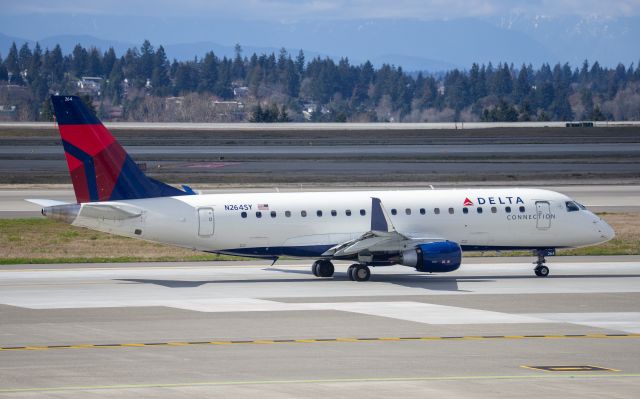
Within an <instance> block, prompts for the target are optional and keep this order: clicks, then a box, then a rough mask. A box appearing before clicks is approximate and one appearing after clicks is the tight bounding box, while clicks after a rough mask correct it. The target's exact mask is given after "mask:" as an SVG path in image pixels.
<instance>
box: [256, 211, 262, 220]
mask: <svg viewBox="0 0 640 399" xmlns="http://www.w3.org/2000/svg"><path fill="white" fill-rule="evenodd" d="M256 217H257V218H258V219H260V218H261V217H262V212H260V211H258V212H256Z"/></svg>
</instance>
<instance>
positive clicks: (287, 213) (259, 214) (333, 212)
mask: <svg viewBox="0 0 640 399" xmlns="http://www.w3.org/2000/svg"><path fill="white" fill-rule="evenodd" d="M469 209H470V208H468V207H466V208H462V213H464V214H465V215H466V214H468V213H469V212H470V211H469ZM475 210H476V213H483V212H484V210H483V208H482V207H481V206H479V207H477V208H475ZM489 210H490V211H491V213H497V212H498V208H497V207H495V206H492V207H491V208H489ZM448 211H449V214H450V215H453V214H455V209H454V208H449V209H448ZM504 211H505V213H511V212H512V210H511V207H510V206H505V207H504ZM518 211H519V212H520V213H524V212H525V207H524V206H520V207H519V208H518ZM330 213H331V216H338V211H336V210H335V209H333V210H331V212H330ZM404 213H405V214H406V215H411V208H406V209H405V210H404ZM433 213H434V214H435V215H439V214H440V208H433ZM344 214H345V215H346V216H351V210H350V209H347V210H345V211H344ZM366 214H367V211H365V210H364V209H360V216H365V215H366ZM391 214H392V215H397V214H398V210H397V209H391ZM420 214H421V215H426V214H427V210H426V209H425V208H420ZM262 215H263V214H262V212H261V211H258V212H256V217H257V218H261V217H262ZM269 215H270V216H271V217H272V218H275V217H277V216H278V214H277V212H276V211H271V212H269ZM240 216H242V218H246V217H247V216H248V214H247V212H242V213H241V214H240ZM284 216H285V217H288V218H290V217H291V211H284ZM300 216H301V217H303V218H306V217H307V211H300ZM316 216H317V217H322V216H323V212H322V211H320V210H318V211H316Z"/></svg>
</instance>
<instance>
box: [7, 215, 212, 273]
mask: <svg viewBox="0 0 640 399" xmlns="http://www.w3.org/2000/svg"><path fill="white" fill-rule="evenodd" d="M0 248H2V250H1V251H0V262H1V263H24V262H25V261H29V262H32V261H33V262H41V261H44V260H54V259H65V260H67V261H77V262H83V261H87V262H96V261H116V260H118V261H144V260H150V261H153V260H155V261H159V260H176V261H179V260H214V259H218V258H219V257H218V256H216V255H208V254H202V253H200V252H194V251H191V250H187V249H182V248H176V247H172V246H168V245H160V244H154V243H150V242H146V241H140V240H134V239H130V238H125V237H118V236H113V235H109V234H105V233H100V232H96V231H91V230H87V229H83V228H78V227H74V226H70V225H67V224H63V223H59V222H55V221H51V220H47V219H17V220H16V219H14V220H11V219H5V220H0ZM12 260H14V261H13V262H12Z"/></svg>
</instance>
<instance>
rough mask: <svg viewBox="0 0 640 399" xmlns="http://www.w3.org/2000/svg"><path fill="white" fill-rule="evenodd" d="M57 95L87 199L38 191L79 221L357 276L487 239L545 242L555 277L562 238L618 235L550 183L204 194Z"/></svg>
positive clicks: (450, 254) (539, 251)
mask: <svg viewBox="0 0 640 399" xmlns="http://www.w3.org/2000/svg"><path fill="white" fill-rule="evenodd" d="M51 100H52V102H53V107H54V110H55V115H56V120H57V122H58V127H59V130H60V135H61V137H62V144H63V146H64V151H65V156H66V159H67V164H68V166H69V172H70V174H71V180H72V182H73V188H74V191H75V195H76V200H77V203H75V204H69V203H61V202H57V201H51V200H30V201H32V202H35V203H38V204H40V205H41V206H43V209H42V213H43V215H45V216H47V217H52V218H56V219H62V220H64V221H67V222H69V223H71V224H72V225H74V226H81V227H85V228H88V229H93V230H98V231H102V232H106V233H111V234H117V235H121V236H126V237H132V238H139V239H143V240H148V241H154V242H159V243H164V244H171V245H176V246H179V247H184V248H191V249H194V250H199V251H205V252H212V253H222V254H231V255H240V256H248V257H256V258H268V259H272V260H274V262H275V260H276V259H277V258H278V257H281V256H289V257H296V258H311V259H314V260H315V262H313V266H312V268H311V269H312V271H313V274H314V275H316V276H318V277H331V276H333V273H334V266H333V264H332V262H331V261H332V260H348V261H352V262H354V264H353V265H351V266H350V267H349V268H348V273H347V274H348V276H349V278H350V279H351V280H354V281H366V280H368V279H369V277H370V276H371V271H370V266H389V265H394V264H400V265H404V266H409V267H412V268H415V269H416V270H418V271H421V272H427V273H441V272H450V271H454V270H456V269H458V268H459V267H460V264H461V262H462V252H463V251H485V250H533V251H534V253H535V254H536V255H537V261H536V262H535V263H534V264H535V269H534V270H535V274H536V275H537V276H541V277H545V276H547V275H548V274H549V268H548V267H547V266H545V256H549V255H553V254H555V249H556V248H568V247H580V246H586V245H592V244H598V243H602V242H605V241H607V240H610V239H611V238H613V237H614V231H613V229H612V228H611V227H609V225H608V224H607V223H605V222H604V221H603V220H602V219H600V218H599V217H598V216H596V215H594V214H593V213H592V212H590V211H588V210H587V209H586V208H585V207H584V206H582V205H580V204H579V203H577V202H576V201H574V200H572V199H571V198H569V197H567V196H565V195H563V194H559V193H556V192H553V191H547V190H540V189H528V188H504V189H497V188H496V189H493V188H491V189H456V190H422V191H418V190H408V191H405V190H398V191H345V192H306V193H305V192H290V193H251V194H248V193H241V194H207V195H198V194H196V193H195V192H193V190H191V189H189V188H188V187H184V186H183V187H184V191H183V190H180V189H177V188H175V187H172V186H169V185H167V184H164V183H162V182H159V181H157V180H154V179H152V178H149V177H147V176H145V174H144V173H143V172H142V171H141V170H140V169H139V168H138V166H137V165H136V164H135V162H134V161H133V160H132V159H131V158H130V157H129V155H128V154H127V153H126V152H125V150H124V149H123V148H122V147H121V146H120V145H119V144H118V142H117V141H116V140H115V139H114V138H113V136H112V135H111V134H110V133H109V131H108V130H107V129H106V128H105V127H104V126H103V125H102V123H100V121H99V120H98V119H97V117H96V116H95V115H94V114H93V113H92V112H91V111H89V109H88V108H87V107H86V106H85V105H84V104H83V103H82V101H81V100H80V98H78V97H75V96H52V97H51Z"/></svg>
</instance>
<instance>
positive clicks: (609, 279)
mask: <svg viewBox="0 0 640 399" xmlns="http://www.w3.org/2000/svg"><path fill="white" fill-rule="evenodd" d="M529 261H530V260H529ZM305 263H306V262H283V263H278V264H276V265H275V266H274V267H272V268H270V267H268V264H267V263H260V262H251V263H232V264H228V263H186V264H166V263H165V264H108V265H38V266H33V267H32V266H30V265H23V266H19V267H18V266H14V267H10V268H8V269H6V270H3V271H0V287H1V289H0V320H2V326H1V329H0V332H1V333H0V359H1V361H0V376H2V378H0V397H6V398H23V397H24V398H31V397H33V398H59V397H65V398H86V397H117V398H134V397H136V398H137V397H159V398H187V397H218V396H222V397H238V396H242V397H261V398H264V397H267V398H269V397H318V398H320V397H328V396H331V397H334V396H337V397H380V398H382V397H389V396H394V397H396V396H400V395H401V396H402V397H425V396H429V395H434V396H436V397H443V398H454V397H455V398H457V397H465V398H468V397H486V398H489V397H491V398H493V397H509V398H513V397H534V396H539V397H558V398H565V397H567V395H570V396H572V397H587V398H596V397H635V396H636V395H637V393H638V392H639V391H640V363H639V362H638V361H637V360H638V358H639V357H640V345H639V343H640V305H639V304H640V284H639V283H640V258H638V257H606V258H579V259H572V258H550V261H549V265H550V267H551V276H550V277H549V278H546V279H543V278H537V277H535V276H533V273H532V270H531V268H532V267H531V265H530V263H529V262H528V261H527V259H523V260H519V259H518V260H499V261H496V260H487V259H479V260H469V261H468V262H465V264H464V265H463V267H462V268H461V269H460V270H459V271H457V272H454V273H450V274H442V275H424V274H420V273H416V272H413V271H411V269H408V268H404V267H399V266H398V267H390V268H377V269H374V271H373V277H372V280H371V281H369V282H366V283H357V282H351V281H349V280H348V279H347V278H346V275H345V269H346V266H347V265H345V264H339V265H337V267H336V270H337V271H336V275H335V276H334V278H331V279H318V278H315V277H313V276H312V275H311V274H310V272H309V270H308V268H309V267H308V265H307V264H305ZM535 366H545V367H551V370H554V369H555V370H558V371H545V370H540V369H536V368H534V367H535ZM594 366H595V367H598V369H594V368H593V367H594ZM554 367H555V368H554ZM547 370H549V368H547ZM569 393H570V394H569Z"/></svg>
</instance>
